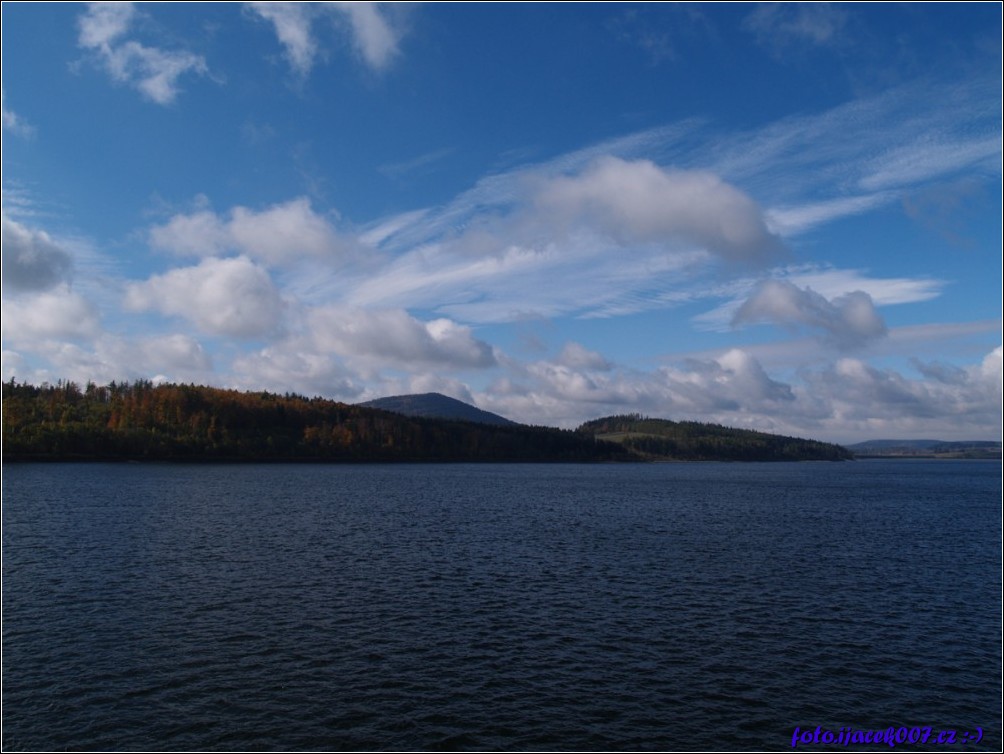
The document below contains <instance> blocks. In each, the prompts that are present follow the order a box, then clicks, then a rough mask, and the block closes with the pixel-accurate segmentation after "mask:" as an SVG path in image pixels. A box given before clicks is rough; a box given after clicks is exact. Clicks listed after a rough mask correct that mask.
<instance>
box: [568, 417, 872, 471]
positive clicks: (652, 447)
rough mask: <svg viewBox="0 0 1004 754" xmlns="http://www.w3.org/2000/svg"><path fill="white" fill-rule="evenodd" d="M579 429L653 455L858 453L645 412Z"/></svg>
mask: <svg viewBox="0 0 1004 754" xmlns="http://www.w3.org/2000/svg"><path fill="white" fill-rule="evenodd" d="M576 431H578V432H580V433H582V434H584V435H586V436H588V437H594V438H596V439H599V440H607V441H614V442H618V443H620V444H622V445H623V446H624V447H625V448H627V449H629V450H631V451H633V452H635V453H637V454H639V455H640V456H642V457H643V458H645V459H649V460H688V461H709V460H717V461H844V460H849V459H851V458H853V457H854V456H853V454H852V453H851V452H850V451H849V450H847V448H844V447H843V446H840V445H834V444H832V443H825V442H818V441H816V440H803V439H801V438H797V437H784V436H782V435H773V434H769V433H767V432H757V431H755V430H749V429H735V428H732V427H723V426H722V425H720V424H703V423H700V422H686V421H684V422H676V421H669V420H666V419H649V418H646V417H642V416H640V415H639V414H628V415H624V416H608V417H605V418H603V419H596V420H594V421H590V422H586V423H585V424H583V425H582V426H581V427H579V428H578V430H576Z"/></svg>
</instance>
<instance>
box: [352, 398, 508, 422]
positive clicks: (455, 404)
mask: <svg viewBox="0 0 1004 754" xmlns="http://www.w3.org/2000/svg"><path fill="white" fill-rule="evenodd" d="M356 405H358V406H363V407H365V408H379V409H382V410H383V411H393V412H394V413H395V414H404V415H405V416H425V417H432V418H436V419H459V420H461V421H469V422H477V423H478V424H493V425H496V426H503V427H508V426H516V422H514V421H510V420H509V419H506V418H505V417H504V416H499V415H498V414H493V413H491V412H490V411H482V410H481V409H480V408H478V407H476V406H472V405H470V404H469V403H464V402H463V401H458V400H457V399H456V398H450V397H448V396H445V395H442V394H441V393H421V394H417V395H391V396H388V397H386V398H377V399H376V400H373V401H366V402H365V403H358V404H356Z"/></svg>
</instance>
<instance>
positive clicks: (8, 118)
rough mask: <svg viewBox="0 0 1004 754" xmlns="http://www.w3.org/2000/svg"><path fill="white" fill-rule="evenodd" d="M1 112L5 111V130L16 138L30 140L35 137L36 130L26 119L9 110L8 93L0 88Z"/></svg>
mask: <svg viewBox="0 0 1004 754" xmlns="http://www.w3.org/2000/svg"><path fill="white" fill-rule="evenodd" d="M0 110H2V111H3V130H4V131H9V132H10V133H12V134H14V135H16V136H23V137H25V138H29V137H31V136H34V135H35V129H34V127H33V126H31V125H30V124H28V123H26V122H25V120H24V118H22V117H21V116H19V115H18V114H17V113H15V112H14V111H13V110H8V109H7V92H6V91H5V90H4V89H3V88H2V87H0Z"/></svg>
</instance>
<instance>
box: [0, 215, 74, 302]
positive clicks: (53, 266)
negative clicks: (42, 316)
mask: <svg viewBox="0 0 1004 754" xmlns="http://www.w3.org/2000/svg"><path fill="white" fill-rule="evenodd" d="M0 223H2V230H0V238H2V248H3V283H4V287H5V288H8V289H13V290H15V291H43V290H46V289H48V288H53V287H55V286H56V285H59V284H60V283H63V282H66V281H67V280H69V278H70V274H71V272H72V270H73V259H72V257H71V256H70V255H69V253H67V252H66V251H65V250H64V249H62V248H61V247H60V246H59V245H57V244H56V243H55V242H54V241H53V240H52V239H51V238H50V237H49V235H48V234H47V233H46V232H45V231H42V230H32V229H30V228H26V227H25V226H23V225H21V224H20V223H17V222H15V221H13V220H11V219H10V218H9V217H7V215H6V213H4V214H3V215H2V217H0Z"/></svg>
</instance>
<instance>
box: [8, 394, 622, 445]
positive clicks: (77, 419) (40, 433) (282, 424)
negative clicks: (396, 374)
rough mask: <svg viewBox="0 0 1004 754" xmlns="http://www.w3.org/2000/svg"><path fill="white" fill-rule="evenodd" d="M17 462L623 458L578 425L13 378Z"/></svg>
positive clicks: (11, 415) (11, 429)
mask: <svg viewBox="0 0 1004 754" xmlns="http://www.w3.org/2000/svg"><path fill="white" fill-rule="evenodd" d="M3 458H4V460H5V461H8V460H199V461H215V460H219V461H252V460H254V461H625V460H637V459H636V458H634V456H633V454H632V453H631V452H630V451H629V450H628V449H627V448H625V447H623V446H621V445H618V444H615V443H606V442H597V441H595V440H594V439H593V438H591V437H588V438H587V437H583V436H582V435H581V434H577V433H575V432H572V431H566V430H559V429H552V428H549V427H528V426H524V425H512V426H489V425H486V424H476V423H473V422H466V421H454V420H446V419H431V418H422V417H407V416H403V415H401V414H395V413H391V412H389V411H382V410H379V409H373V408H364V407H361V406H352V405H347V404H344V403H338V402H336V401H330V400H325V399H322V398H305V397H303V396H299V395H291V394H286V395H277V394H273V393H267V392H239V391H236V390H223V389H219V388H211V387H199V386H195V385H175V384H161V385H154V384H153V383H151V382H148V381H143V380H140V381H137V382H133V383H124V382H123V383H114V382H113V383H111V384H109V385H107V386H103V387H99V386H97V385H94V384H90V383H89V384H87V385H86V386H85V387H84V388H83V389H81V388H80V386H78V385H76V384H75V383H73V382H62V381H61V382H59V383H57V384H56V385H48V384H46V385H42V386H41V387H35V386H33V385H27V384H17V383H16V382H15V381H14V380H11V381H10V382H6V383H4V384H3Z"/></svg>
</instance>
